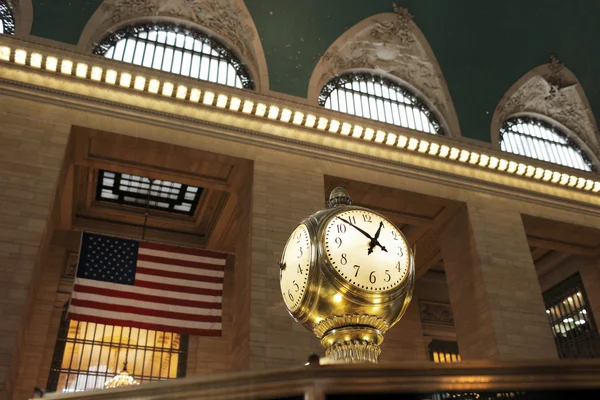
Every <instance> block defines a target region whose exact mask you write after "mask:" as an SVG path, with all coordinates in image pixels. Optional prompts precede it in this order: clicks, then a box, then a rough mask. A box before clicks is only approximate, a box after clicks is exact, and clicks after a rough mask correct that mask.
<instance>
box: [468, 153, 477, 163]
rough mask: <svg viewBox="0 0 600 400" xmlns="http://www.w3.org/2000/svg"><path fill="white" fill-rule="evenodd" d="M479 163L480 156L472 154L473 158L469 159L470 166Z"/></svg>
mask: <svg viewBox="0 0 600 400" xmlns="http://www.w3.org/2000/svg"><path fill="white" fill-rule="evenodd" d="M477 161H479V154H477V153H471V157H470V158H469V164H477Z"/></svg>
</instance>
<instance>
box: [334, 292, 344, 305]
mask: <svg viewBox="0 0 600 400" xmlns="http://www.w3.org/2000/svg"><path fill="white" fill-rule="evenodd" d="M333 301H335V302H336V303H340V302H341V301H342V295H341V294H339V293H336V294H334V295H333Z"/></svg>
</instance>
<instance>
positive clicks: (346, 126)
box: [340, 122, 352, 136]
mask: <svg viewBox="0 0 600 400" xmlns="http://www.w3.org/2000/svg"><path fill="white" fill-rule="evenodd" d="M351 130H352V125H350V124H349V123H347V122H344V123H343V124H342V130H341V131H340V133H341V134H342V135H346V136H348V135H349V134H350V131H351Z"/></svg>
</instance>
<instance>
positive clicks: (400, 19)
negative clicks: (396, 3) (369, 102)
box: [308, 7, 460, 137]
mask: <svg viewBox="0 0 600 400" xmlns="http://www.w3.org/2000/svg"><path fill="white" fill-rule="evenodd" d="M394 8H395V13H383V14H376V15H373V16H371V17H369V18H367V19H365V20H363V21H361V22H359V23H357V24H356V25H354V26H353V27H352V28H350V29H349V30H347V31H346V32H345V33H344V34H343V35H341V36H340V37H339V38H338V39H337V40H336V41H335V42H333V44H332V45H331V46H330V47H329V49H327V51H326V52H325V53H324V54H323V56H322V57H321V59H320V60H319V62H318V63H317V65H316V67H315V69H314V71H313V73H312V76H311V78H310V83H309V88H308V100H309V102H311V103H313V104H316V103H317V101H318V97H319V94H320V92H321V88H322V87H323V86H324V85H325V83H326V82H327V81H329V80H330V79H332V78H333V77H335V76H337V75H340V74H343V73H345V72H350V71H353V70H357V71H359V70H360V71H365V70H369V71H371V72H373V73H376V74H381V75H382V76H387V77H393V78H394V79H395V80H397V81H399V82H401V83H403V84H404V85H405V86H406V87H407V89H410V90H412V91H413V92H414V93H415V94H416V95H417V96H419V97H420V98H421V100H422V101H423V102H424V103H425V104H426V105H427V106H428V107H430V109H431V110H432V111H433V112H434V113H435V114H436V116H437V117H438V118H439V119H440V123H441V124H442V127H443V128H444V131H445V132H446V134H447V135H448V136H450V137H460V128H459V124H458V118H457V116H456V111H455V109H454V104H453V102H452V98H451V97H450V92H449V91H448V86H447V85H446V81H445V79H444V76H443V74H442V72H441V69H440V66H439V64H438V62H437V59H436V58H435V55H434V54H433V51H432V50H431V47H430V46H429V43H428V42H427V39H425V36H424V35H423V33H422V32H421V30H420V29H419V28H418V27H417V25H416V24H415V23H414V22H413V20H412V18H413V17H412V15H410V13H409V12H408V11H407V10H406V9H404V8H402V7H394Z"/></svg>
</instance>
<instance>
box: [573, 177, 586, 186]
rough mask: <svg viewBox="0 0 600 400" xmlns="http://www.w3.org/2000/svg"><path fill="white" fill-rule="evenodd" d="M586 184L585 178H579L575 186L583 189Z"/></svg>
mask: <svg viewBox="0 0 600 400" xmlns="http://www.w3.org/2000/svg"><path fill="white" fill-rule="evenodd" d="M584 185H585V179H583V178H577V186H575V187H576V188H577V189H581V188H582V187H583V186H584Z"/></svg>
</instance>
